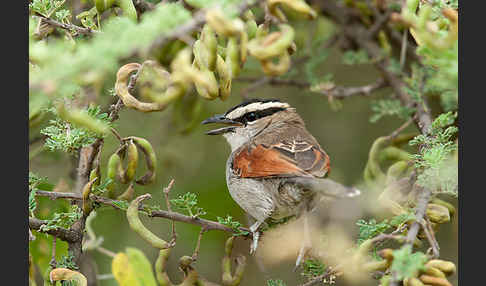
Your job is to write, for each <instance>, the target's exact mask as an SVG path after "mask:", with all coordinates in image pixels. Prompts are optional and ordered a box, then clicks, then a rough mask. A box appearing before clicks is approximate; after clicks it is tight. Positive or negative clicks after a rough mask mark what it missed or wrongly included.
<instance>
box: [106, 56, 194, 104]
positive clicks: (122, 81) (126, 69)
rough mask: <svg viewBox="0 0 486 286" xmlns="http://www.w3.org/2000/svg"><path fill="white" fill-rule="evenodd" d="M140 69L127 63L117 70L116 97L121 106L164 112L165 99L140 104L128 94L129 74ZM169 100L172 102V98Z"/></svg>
mask: <svg viewBox="0 0 486 286" xmlns="http://www.w3.org/2000/svg"><path fill="white" fill-rule="evenodd" d="M179 54H180V53H179ZM189 56H190V55H189ZM176 59H177V57H176ZM174 61H175V59H174ZM140 68H141V65H140V64H138V63H129V64H126V65H124V66H122V67H121V68H120V69H119V70H118V72H117V74H116V82H115V91H116V95H118V97H119V98H120V99H121V100H122V101H123V104H124V105H125V106H126V107H128V108H133V109H136V110H138V111H142V112H153V111H161V110H164V109H165V108H166V107H167V103H168V102H167V99H166V98H165V97H164V100H161V101H160V102H159V101H157V102H151V103H148V102H141V101H139V100H138V99H136V98H135V97H133V96H132V95H131V94H130V92H129V90H128V81H129V78H130V74H131V73H132V72H134V71H138V70H139V69H140ZM171 79H172V77H171ZM177 95H179V94H177ZM170 99H171V100H172V98H170Z"/></svg>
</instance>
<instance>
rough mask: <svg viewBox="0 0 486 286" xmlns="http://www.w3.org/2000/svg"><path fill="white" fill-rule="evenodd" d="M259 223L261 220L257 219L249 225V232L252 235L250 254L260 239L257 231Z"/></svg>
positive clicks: (253, 251) (254, 250)
mask: <svg viewBox="0 0 486 286" xmlns="http://www.w3.org/2000/svg"><path fill="white" fill-rule="evenodd" d="M261 224H262V222H260V221H257V222H255V223H254V224H253V225H251V226H250V232H251V234H252V235H253V242H252V243H251V245H250V254H254V253H255V252H256V249H257V247H258V240H259V239H260V232H259V231H258V228H259V227H260V225H261Z"/></svg>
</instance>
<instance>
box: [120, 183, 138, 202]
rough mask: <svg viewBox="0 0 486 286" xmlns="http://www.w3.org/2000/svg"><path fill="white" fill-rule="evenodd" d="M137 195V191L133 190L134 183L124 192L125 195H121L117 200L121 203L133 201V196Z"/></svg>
mask: <svg viewBox="0 0 486 286" xmlns="http://www.w3.org/2000/svg"><path fill="white" fill-rule="evenodd" d="M134 194H135V189H134V188H133V183H131V184H130V185H129V186H128V188H127V189H126V190H125V192H123V194H121V195H119V196H118V198H116V199H117V200H119V201H121V200H123V201H127V202H129V201H131V200H132V199H133V195H134Z"/></svg>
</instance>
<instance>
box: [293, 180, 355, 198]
mask: <svg viewBox="0 0 486 286" xmlns="http://www.w3.org/2000/svg"><path fill="white" fill-rule="evenodd" d="M288 182H290V183H293V184H296V185H300V186H302V187H303V188H305V189H309V190H311V191H314V192H316V193H321V194H322V195H326V196H331V197H337V198H352V197H356V196H359V195H360V194H361V191H360V190H358V189H357V188H355V187H348V186H345V185H343V184H340V183H338V182H335V181H333V180H331V179H323V178H307V177H292V178H288Z"/></svg>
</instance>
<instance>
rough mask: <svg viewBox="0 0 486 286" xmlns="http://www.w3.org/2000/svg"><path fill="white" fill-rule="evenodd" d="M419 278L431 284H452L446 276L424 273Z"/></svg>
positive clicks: (437, 285) (445, 285)
mask: <svg viewBox="0 0 486 286" xmlns="http://www.w3.org/2000/svg"><path fill="white" fill-rule="evenodd" d="M419 279H420V281H421V282H422V283H423V284H430V285H433V286H452V284H451V283H450V282H449V281H447V279H446V278H439V277H434V276H430V275H425V274H422V275H420V277H419ZM423 284H421V285H423Z"/></svg>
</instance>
